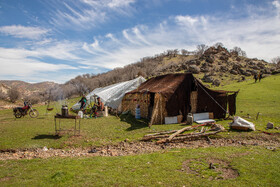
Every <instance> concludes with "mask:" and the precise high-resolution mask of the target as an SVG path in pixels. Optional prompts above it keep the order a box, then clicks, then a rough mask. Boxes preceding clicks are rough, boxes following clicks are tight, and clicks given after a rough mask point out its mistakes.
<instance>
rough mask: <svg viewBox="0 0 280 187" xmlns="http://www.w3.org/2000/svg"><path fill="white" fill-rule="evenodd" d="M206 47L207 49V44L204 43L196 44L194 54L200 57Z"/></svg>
mask: <svg viewBox="0 0 280 187" xmlns="http://www.w3.org/2000/svg"><path fill="white" fill-rule="evenodd" d="M207 49H208V46H207V45H205V44H200V45H197V46H196V55H197V56H198V57H201V56H202V55H203V54H204V52H205V51H206V50H207Z"/></svg>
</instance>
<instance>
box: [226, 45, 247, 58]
mask: <svg viewBox="0 0 280 187" xmlns="http://www.w3.org/2000/svg"><path fill="white" fill-rule="evenodd" d="M230 52H237V54H238V56H243V57H246V56H247V54H246V52H245V51H243V50H242V49H241V48H240V47H237V46H236V47H234V48H233V49H231V50H230Z"/></svg>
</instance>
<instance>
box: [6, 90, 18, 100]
mask: <svg viewBox="0 0 280 187" xmlns="http://www.w3.org/2000/svg"><path fill="white" fill-rule="evenodd" d="M8 96H9V98H10V101H11V102H12V103H14V102H16V101H17V100H18V99H19V98H20V93H19V91H18V90H17V89H16V88H11V89H10V90H9V91H8Z"/></svg>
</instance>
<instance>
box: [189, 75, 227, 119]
mask: <svg viewBox="0 0 280 187" xmlns="http://www.w3.org/2000/svg"><path fill="white" fill-rule="evenodd" d="M194 80H195V81H196V83H197V84H198V85H199V86H200V88H201V89H202V90H203V91H204V92H205V93H206V94H207V95H208V96H209V97H210V98H211V99H212V100H213V101H214V102H215V103H216V104H217V105H218V106H219V107H221V109H223V111H225V112H226V113H227V114H228V111H227V110H226V109H224V107H222V106H221V105H220V103H218V101H216V100H215V99H214V98H213V97H212V96H211V95H210V94H209V93H208V92H207V91H206V90H205V89H204V88H203V87H202V86H201V85H200V84H199V83H198V82H197V80H196V79H194Z"/></svg>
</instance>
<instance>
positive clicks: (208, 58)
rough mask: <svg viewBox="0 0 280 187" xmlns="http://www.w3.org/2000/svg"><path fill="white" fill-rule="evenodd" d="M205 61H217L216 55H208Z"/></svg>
mask: <svg viewBox="0 0 280 187" xmlns="http://www.w3.org/2000/svg"><path fill="white" fill-rule="evenodd" d="M205 61H206V62H208V63H210V64H212V63H214V62H215V57H214V55H209V56H206V57H205Z"/></svg>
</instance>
